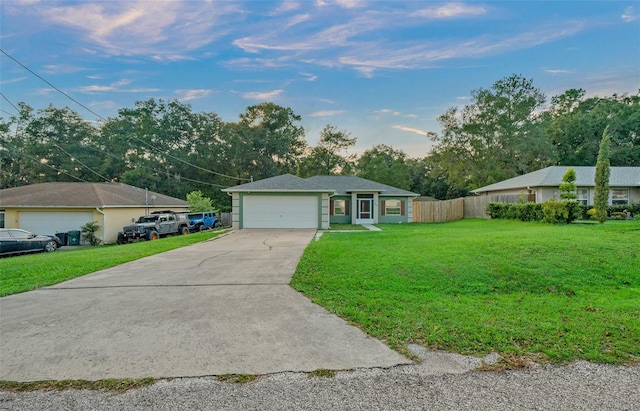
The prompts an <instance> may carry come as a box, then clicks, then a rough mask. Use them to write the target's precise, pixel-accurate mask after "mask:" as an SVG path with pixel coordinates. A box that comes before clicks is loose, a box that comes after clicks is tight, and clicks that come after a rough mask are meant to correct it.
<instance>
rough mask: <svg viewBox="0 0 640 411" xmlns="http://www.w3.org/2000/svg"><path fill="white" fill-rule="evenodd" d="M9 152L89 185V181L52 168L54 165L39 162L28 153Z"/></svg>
mask: <svg viewBox="0 0 640 411" xmlns="http://www.w3.org/2000/svg"><path fill="white" fill-rule="evenodd" d="M7 151H8V152H9V153H11V154H13V155H15V156H25V157H27V158H30V159H31V160H33V161H34V162H36V163H37V164H39V165H43V166H47V167H49V168H51V169H53V170H55V171H57V172H58V173H62V174H66V175H68V176H69V177H71V178H75V179H76V180H79V181H82V182H83V183H88V181H87V180H84V179H82V178H80V177H77V176H74V175H73V174H69V173H67V172H66V171H64V170H60V169H59V168H57V167H54V166H52V165H50V164H47V163H43V162H42V160H38V159H37V158H36V157H33V156H31V155H29V154H26V153H15V152H12V151H10V150H7Z"/></svg>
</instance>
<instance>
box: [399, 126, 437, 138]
mask: <svg viewBox="0 0 640 411" xmlns="http://www.w3.org/2000/svg"><path fill="white" fill-rule="evenodd" d="M391 128H395V129H397V130H402V131H406V132H409V133H414V134H418V135H421V136H428V135H429V132H428V131H424V130H420V129H418V128H412V127H405V126H398V125H396V126H392V127H391Z"/></svg>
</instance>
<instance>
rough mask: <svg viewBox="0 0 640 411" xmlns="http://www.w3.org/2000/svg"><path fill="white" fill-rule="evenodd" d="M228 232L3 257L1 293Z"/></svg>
mask: <svg viewBox="0 0 640 411" xmlns="http://www.w3.org/2000/svg"><path fill="white" fill-rule="evenodd" d="M224 232H225V231H203V232H201V233H194V234H189V235H185V236H175V237H167V238H163V239H161V240H158V241H141V242H135V243H131V244H125V245H104V246H96V247H91V246H83V247H77V248H72V249H61V250H58V251H56V252H54V253H40V254H30V255H20V256H14V257H5V258H0V273H1V274H0V278H1V279H2V281H1V282H0V297H2V296H6V295H11V294H17V293H22V292H26V291H31V290H35V289H38V288H40V287H46V286H49V285H54V284H58V283H61V282H63V281H67V280H71V279H73V278H76V277H80V276H83V275H86V274H89V273H92V272H95V271H98V270H103V269H105V268H110V267H114V266H116V265H120V264H124V263H126V262H129V261H133V260H137V259H140V258H143V257H148V256H150V255H154V254H159V253H163V252H165V251H170V250H173V249H176V248H180V247H185V246H188V245H191V244H195V243H199V242H202V241H207V240H209V239H212V238H215V237H217V236H218V235H220V234H222V233H224Z"/></svg>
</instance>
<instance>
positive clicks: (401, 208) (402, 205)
mask: <svg viewBox="0 0 640 411" xmlns="http://www.w3.org/2000/svg"><path fill="white" fill-rule="evenodd" d="M400 215H404V200H400Z"/></svg>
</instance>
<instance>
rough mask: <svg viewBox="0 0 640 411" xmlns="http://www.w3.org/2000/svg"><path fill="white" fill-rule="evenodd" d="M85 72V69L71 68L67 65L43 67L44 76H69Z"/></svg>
mask: <svg viewBox="0 0 640 411" xmlns="http://www.w3.org/2000/svg"><path fill="white" fill-rule="evenodd" d="M83 70H86V69H85V68H82V67H78V66H72V65H69V64H47V65H45V66H44V67H43V70H42V71H43V72H44V73H46V74H71V73H77V72H80V71H83Z"/></svg>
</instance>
